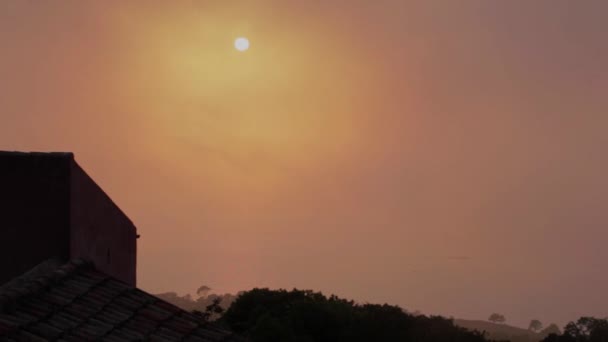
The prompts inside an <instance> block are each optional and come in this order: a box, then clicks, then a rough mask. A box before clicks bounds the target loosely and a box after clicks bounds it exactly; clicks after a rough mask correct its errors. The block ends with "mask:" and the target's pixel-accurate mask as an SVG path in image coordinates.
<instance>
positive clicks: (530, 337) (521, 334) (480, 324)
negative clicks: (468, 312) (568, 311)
mask: <svg viewBox="0 0 608 342" xmlns="http://www.w3.org/2000/svg"><path fill="white" fill-rule="evenodd" d="M454 324H456V325H458V326H460V327H463V328H466V329H469V330H477V331H480V332H483V331H485V332H486V333H487V335H486V337H488V338H489V339H492V340H496V341H501V340H505V341H506V340H508V341H511V342H539V341H541V340H542V339H544V338H545V337H547V335H549V334H550V333H552V332H555V333H560V332H559V328H557V327H556V326H555V325H550V326H548V327H547V328H546V329H544V330H542V331H541V332H538V333H536V332H533V331H530V330H527V329H522V328H518V327H514V326H510V325H507V324H496V323H492V322H487V321H476V320H467V319H454Z"/></svg>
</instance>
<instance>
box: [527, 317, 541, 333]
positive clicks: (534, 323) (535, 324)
mask: <svg viewBox="0 0 608 342" xmlns="http://www.w3.org/2000/svg"><path fill="white" fill-rule="evenodd" d="M542 328H543V323H542V322H541V321H539V320H537V319H533V320H531V321H530V325H529V326H528V330H532V331H540V330H541V329H542Z"/></svg>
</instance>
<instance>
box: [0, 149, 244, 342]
mask: <svg viewBox="0 0 608 342" xmlns="http://www.w3.org/2000/svg"><path fill="white" fill-rule="evenodd" d="M137 237H138V235H137V231H136V228H135V226H134V225H133V223H132V222H131V220H129V218H128V217H127V216H126V215H125V214H124V213H123V212H122V211H121V210H120V209H119V208H118V207H117V206H116V205H115V204H114V203H113V202H112V200H111V199H110V198H109V197H108V196H107V195H106V194H105V193H104V192H103V191H102V190H101V188H99V186H97V184H95V182H94V181H93V180H92V179H91V178H90V177H89V176H88V175H87V174H86V173H85V172H84V171H83V170H82V168H81V167H80V166H79V165H78V164H77V163H76V162H75V160H74V155H73V154H71V153H19V152H0V341H4V340H8V341H12V340H15V341H47V340H64V341H89V340H108V341H133V340H157V341H177V340H188V341H237V340H240V339H239V338H238V337H234V336H233V335H232V334H231V333H229V332H226V331H222V330H220V329H217V328H215V327H213V326H212V325H210V324H208V323H205V322H203V321H202V319H201V318H200V317H198V316H196V315H193V314H191V313H188V312H186V311H184V310H181V309H179V308H177V307H176V306H174V305H172V304H169V303H167V302H165V301H163V300H160V299H158V298H156V297H154V296H152V295H150V294H147V293H145V292H143V291H141V290H139V289H137V288H136V287H135V286H136V256H137V254H136V251H137V248H136V242H137Z"/></svg>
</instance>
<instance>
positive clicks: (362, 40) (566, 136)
mask: <svg viewBox="0 0 608 342" xmlns="http://www.w3.org/2000/svg"><path fill="white" fill-rule="evenodd" d="M606 13H608V2H606V1H602V0H589V1H565V0H564V1H562V0H552V1H550V0H543V1H534V2H529V1H523V0H522V1H508V2H507V1H484V0H475V1H474V0H467V1H458V2H451V1H422V0H421V1H402V0H395V1H390V0H385V1H373V2H372V1H366V0H349V1H346V0H344V1H337V0H336V1H323V2H321V1H295V0H293V1H292V0H286V1H278V0H277V1H255V2H253V1H248V2H245V1H242V2H238V1H175V2H162V1H158V2H152V1H150V2H146V4H145V5H144V4H142V3H138V2H135V1H134V2H126V1H120V2H119V1H103V2H102V1H98V2H86V3H85V2H80V1H68V0H64V1H56V2H26V1H2V2H0V149H2V150H23V151H29V150H35V151H72V152H74V153H75V154H76V159H77V161H78V162H79V163H80V164H81V165H82V166H83V168H84V169H85V170H86V171H87V172H88V173H89V174H90V175H91V176H92V178H93V179H95V180H96V181H97V182H98V184H99V185H100V186H101V187H102V188H103V189H104V190H105V191H106V192H107V193H108V194H109V195H110V196H111V197H112V198H113V199H114V201H115V202H116V203H117V204H118V205H119V206H120V207H121V208H122V209H123V210H124V211H125V212H126V213H127V215H128V216H129V217H131V219H132V220H133V221H134V222H135V224H136V225H137V227H138V229H139V233H140V234H141V236H142V237H141V239H140V240H139V245H138V247H139V252H138V258H139V260H138V277H139V278H138V282H139V286H140V287H142V288H143V289H145V290H148V291H151V292H165V291H177V292H179V293H194V292H195V290H196V289H197V288H198V287H199V286H200V285H202V284H207V285H209V286H210V287H212V288H214V289H217V291H220V292H236V291H239V290H246V289H250V288H252V287H260V286H264V287H271V288H278V287H283V288H293V287H297V288H311V289H315V290H320V291H323V292H326V293H335V294H338V295H340V296H344V297H348V298H353V299H356V300H359V301H361V302H365V301H369V302H388V303H391V304H398V305H401V306H403V307H405V308H407V309H410V310H421V311H422V312H424V313H434V314H435V313H436V314H443V315H446V316H455V317H459V318H476V319H486V318H487V317H488V316H489V314H490V313H492V312H500V313H502V314H504V315H505V316H506V317H507V322H508V323H509V322H510V323H514V324H517V325H526V326H527V322H529V320H530V319H533V318H538V319H541V320H542V321H543V322H545V323H546V324H548V323H550V322H556V323H558V324H560V325H563V324H564V323H566V322H567V321H568V320H573V319H576V318H578V317H579V316H582V315H595V316H598V317H605V316H608V309H607V308H608V294H607V293H606V288H608V273H606V260H608V248H606V243H607V242H608V229H607V228H608V210H607V207H606V205H607V203H608V180H607V178H606V175H607V174H608V155H607V154H606V148H607V147H608V134H607V132H608V96H606V95H607V93H606V90H607V89H608V39H607V37H606V32H608V21H606V20H605V16H606ZM239 36H245V37H248V38H249V40H250V42H251V48H250V50H248V51H247V52H244V53H242V52H238V51H236V50H235V49H234V48H233V41H234V39H235V38H236V37H239Z"/></svg>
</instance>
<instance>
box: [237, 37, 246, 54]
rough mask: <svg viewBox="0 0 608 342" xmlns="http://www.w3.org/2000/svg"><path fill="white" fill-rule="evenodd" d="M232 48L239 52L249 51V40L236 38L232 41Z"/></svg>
mask: <svg viewBox="0 0 608 342" xmlns="http://www.w3.org/2000/svg"><path fill="white" fill-rule="evenodd" d="M234 47H235V49H237V50H239V51H247V50H249V39H247V38H245V37H240V38H237V39H236V40H235V41H234Z"/></svg>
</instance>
